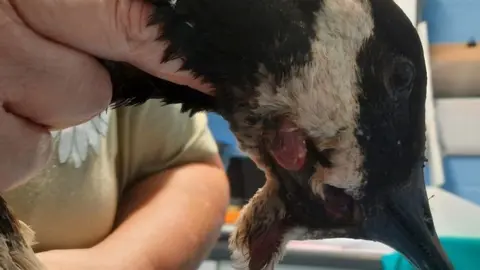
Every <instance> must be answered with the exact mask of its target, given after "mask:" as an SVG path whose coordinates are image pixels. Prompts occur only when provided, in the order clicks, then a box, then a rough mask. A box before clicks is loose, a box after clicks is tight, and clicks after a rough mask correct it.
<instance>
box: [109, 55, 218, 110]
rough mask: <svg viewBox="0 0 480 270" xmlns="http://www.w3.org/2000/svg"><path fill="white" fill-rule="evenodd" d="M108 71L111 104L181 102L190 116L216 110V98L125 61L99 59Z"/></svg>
mask: <svg viewBox="0 0 480 270" xmlns="http://www.w3.org/2000/svg"><path fill="white" fill-rule="evenodd" d="M100 62H101V63H102V64H103V66H104V67H105V68H106V69H107V70H108V72H109V73H110V77H111V80H112V88H113V96H112V101H111V105H112V106H113V107H114V108H117V107H120V106H135V105H140V104H143V103H145V102H146V101H147V100H149V99H160V100H162V101H163V103H164V104H182V112H189V113H190V115H193V114H195V113H197V112H200V111H213V110H215V107H216V106H215V98H214V97H213V96H210V95H207V94H204V93H202V92H200V91H197V90H195V89H192V88H190V87H188V86H184V85H178V84H174V83H172V82H169V81H166V80H162V79H159V78H157V77H154V76H152V75H150V74H148V73H146V72H143V71H141V70H139V69H137V68H136V67H134V66H131V65H129V64H126V63H121V62H113V61H107V60H100Z"/></svg>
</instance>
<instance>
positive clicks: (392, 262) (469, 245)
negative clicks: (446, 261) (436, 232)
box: [382, 237, 480, 270]
mask: <svg viewBox="0 0 480 270" xmlns="http://www.w3.org/2000/svg"><path fill="white" fill-rule="evenodd" d="M440 242H441V243H442V246H443V248H444V249H445V252H446V253H447V255H448V257H449V258H450V260H451V261H452V263H453V265H454V267H455V270H477V269H480V238H453V237H444V238H440ZM382 265H383V269H384V270H415V268H414V267H413V266H412V265H411V264H410V263H409V262H408V261H407V260H406V259H405V257H403V256H402V255H401V254H399V253H398V252H395V253H393V254H389V255H386V256H384V257H383V258H382Z"/></svg>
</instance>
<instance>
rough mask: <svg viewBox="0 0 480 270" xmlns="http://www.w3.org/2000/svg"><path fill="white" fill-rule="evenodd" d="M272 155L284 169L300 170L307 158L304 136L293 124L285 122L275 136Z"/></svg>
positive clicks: (271, 150) (271, 146)
mask: <svg viewBox="0 0 480 270" xmlns="http://www.w3.org/2000/svg"><path fill="white" fill-rule="evenodd" d="M270 153H271V155H272V156H273V157H274V158H275V160H276V161H277V163H278V164H279V165H280V166H282V167H283V168H284V169H286V170H289V171H298V170H300V169H301V168H302V167H303V165H304V164H305V159H306V156H307V146H306V144H305V136H304V134H303V133H302V131H301V130H299V129H298V128H297V127H296V126H295V125H294V124H293V123H292V122H290V121H288V120H285V121H284V122H283V123H282V125H281V127H280V129H279V130H278V131H277V133H276V134H275V137H274V139H273V141H272V143H271V145H270Z"/></svg>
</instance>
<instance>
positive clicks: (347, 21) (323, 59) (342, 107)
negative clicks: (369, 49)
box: [255, 0, 374, 190]
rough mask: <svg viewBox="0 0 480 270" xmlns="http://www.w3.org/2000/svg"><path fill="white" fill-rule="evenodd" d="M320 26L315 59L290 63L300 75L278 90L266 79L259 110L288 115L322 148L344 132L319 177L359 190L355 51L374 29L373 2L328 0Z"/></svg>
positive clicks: (261, 89) (318, 27) (360, 161)
mask: <svg viewBox="0 0 480 270" xmlns="http://www.w3.org/2000/svg"><path fill="white" fill-rule="evenodd" d="M316 28H317V31H316V32H317V36H316V39H315V40H312V54H313V59H314V60H313V61H312V62H311V63H309V64H308V65H307V66H304V67H292V69H295V68H296V69H297V71H298V72H292V73H293V74H296V75H294V76H292V77H289V78H286V79H285V81H284V82H283V84H282V85H281V86H280V87H276V88H275V89H274V88H272V87H273V85H275V84H274V83H273V81H270V80H268V81H264V83H263V84H261V85H260V86H259V87H258V89H257V93H259V96H258V98H257V100H256V101H257V103H258V105H259V106H258V109H257V110H256V111H255V113H257V114H259V115H272V114H274V115H275V114H276V115H288V116H289V118H290V119H291V120H292V121H293V122H294V123H295V124H296V125H297V126H298V127H300V128H301V129H302V130H303V131H304V132H306V133H307V134H306V135H308V136H309V137H310V138H312V139H313V141H315V142H316V143H317V146H318V148H319V149H318V150H319V151H322V150H325V149H321V147H322V143H323V141H325V140H328V139H330V138H332V137H335V136H337V135H338V133H339V132H340V131H342V132H341V133H342V136H341V139H340V144H339V147H338V149H333V150H334V154H333V155H332V157H331V159H332V160H331V163H332V164H333V168H332V169H330V170H329V171H328V173H324V176H325V177H322V179H321V181H322V182H323V183H327V184H330V185H333V186H335V187H339V188H346V189H349V190H355V189H358V187H360V186H361V184H362V182H361V180H362V172H361V166H362V163H363V156H362V154H361V150H360V147H359V145H358V142H357V140H356V136H355V130H356V127H357V117H358V114H359V105H358V100H357V96H358V95H359V93H360V92H361V89H359V86H358V72H359V70H358V66H357V55H358V52H359V51H360V50H361V48H362V46H363V45H364V44H365V42H366V41H367V39H368V38H369V37H371V36H372V34H373V28H374V24H373V19H372V15H371V9H370V4H369V2H368V1H367V0H324V4H323V9H322V10H321V11H320V12H319V13H318V14H317V25H316ZM260 70H262V69H260ZM263 74H264V73H263ZM264 75H265V76H267V77H268V74H264ZM295 153H296V152H295ZM285 155H286V154H285ZM316 181H320V179H318V178H314V179H312V186H313V185H315V184H317V186H319V184H318V183H314V182H316ZM319 190H320V189H319Z"/></svg>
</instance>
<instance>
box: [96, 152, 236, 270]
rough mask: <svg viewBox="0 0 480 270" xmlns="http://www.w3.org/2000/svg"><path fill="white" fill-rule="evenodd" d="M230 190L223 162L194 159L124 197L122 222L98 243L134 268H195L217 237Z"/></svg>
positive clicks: (120, 218) (135, 188)
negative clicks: (212, 162)
mask: <svg viewBox="0 0 480 270" xmlns="http://www.w3.org/2000/svg"><path fill="white" fill-rule="evenodd" d="M217 164H218V160H217ZM228 195H229V192H228V181H227V178H226V175H225V173H224V171H223V170H222V169H220V168H219V166H215V165H207V164H199V163H197V164H189V165H184V166H180V167H178V168H174V169H171V170H168V171H166V172H164V173H162V174H159V175H155V176H152V177H150V178H148V179H146V180H145V181H143V182H140V183H138V184H137V185H136V186H135V187H133V188H132V190H131V191H130V192H128V194H126V196H125V197H124V198H123V199H122V201H123V204H122V205H121V208H120V213H119V223H120V225H119V226H118V228H116V230H115V231H114V232H113V233H112V234H111V235H110V236H109V237H108V238H107V239H105V240H104V241H103V242H102V243H100V244H99V245H97V246H96V247H95V249H96V250H97V251H98V252H100V253H101V254H105V257H109V258H111V259H113V260H118V258H121V260H122V262H123V266H124V268H125V269H129V270H135V269H142V270H144V269H152V270H153V269H165V270H167V269H195V268H196V267H197V265H198V264H199V263H200V262H201V261H202V260H203V258H204V257H205V256H206V255H207V254H208V252H209V251H210V250H211V248H212V247H213V245H214V244H215V242H216V239H217V237H218V233H219V229H220V227H221V225H222V223H223V219H224V214H225V209H226V206H227V204H228V199H229V196H228Z"/></svg>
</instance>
